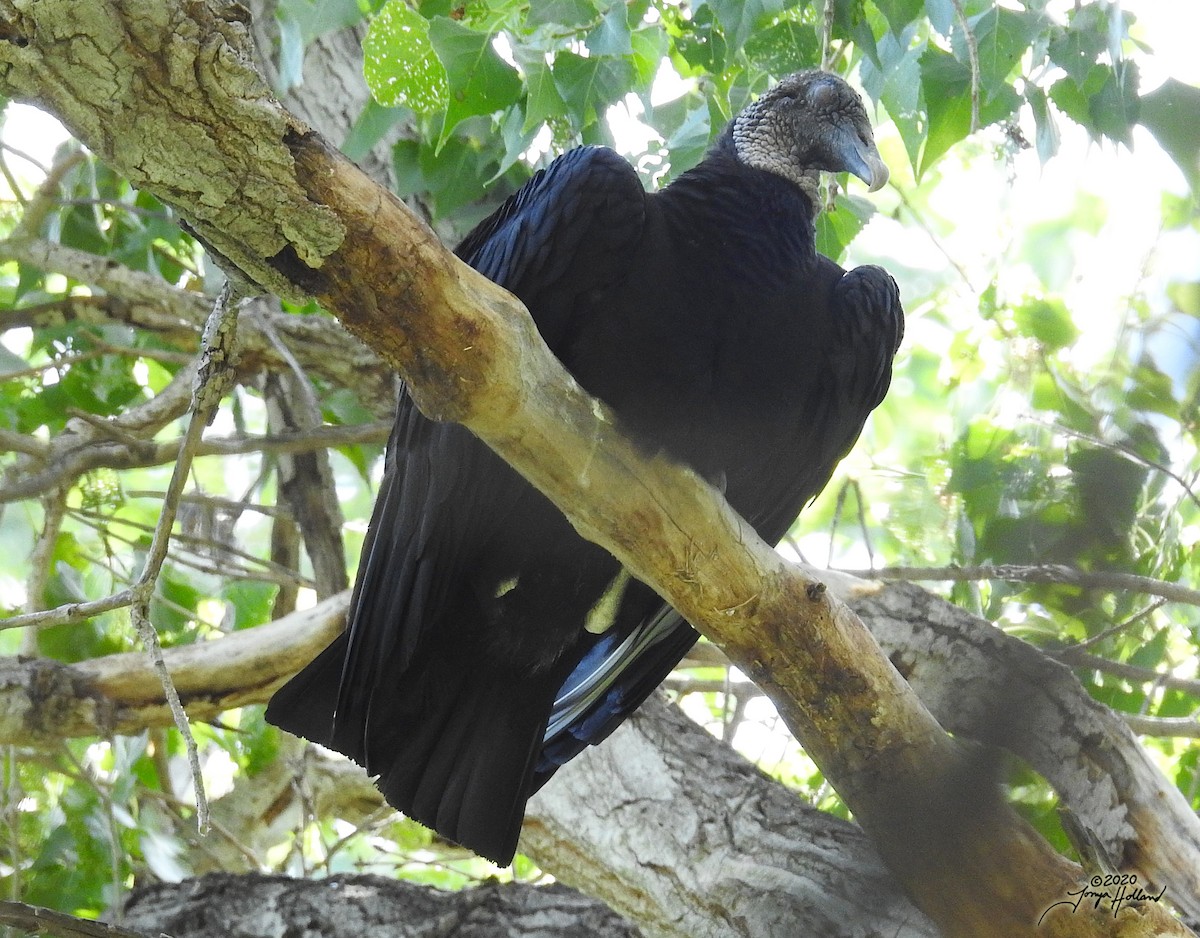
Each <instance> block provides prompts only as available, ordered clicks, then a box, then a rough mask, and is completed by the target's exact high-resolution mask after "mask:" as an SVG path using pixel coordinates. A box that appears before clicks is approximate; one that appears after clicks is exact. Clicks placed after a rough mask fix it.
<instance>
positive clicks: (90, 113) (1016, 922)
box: [0, 0, 1185, 938]
mask: <svg viewBox="0 0 1200 938" xmlns="http://www.w3.org/2000/svg"><path fill="white" fill-rule="evenodd" d="M241 9H242V8H241V7H239V6H237V5H236V4H233V3H230V2H223V0H209V2H207V3H204V2H199V0H194V2H188V3H183V2H162V0H36V2H35V0H0V89H2V90H4V91H5V92H7V93H10V94H12V95H14V96H16V97H19V98H23V99H32V100H35V101H38V102H39V103H41V104H42V105H43V106H46V107H48V108H49V109H50V110H51V111H53V112H54V113H55V114H56V115H57V116H58V117H59V118H60V119H62V120H63V121H64V122H65V123H66V124H67V125H68V127H70V128H71V129H72V131H73V132H74V133H76V134H77V135H78V136H79V137H80V139H82V140H83V141H84V142H86V143H87V144H88V145H89V146H90V147H92V148H93V149H94V150H95V151H96V152H98V153H99V154H101V155H102V156H103V157H104V158H105V159H106V160H107V161H109V162H110V163H111V164H112V165H113V166H114V167H115V168H116V169H117V170H118V171H120V172H122V173H124V174H125V175H127V176H128V177H129V178H130V179H131V181H132V182H133V183H134V185H136V186H139V187H141V188H144V189H147V190H149V191H152V192H153V193H154V194H156V195H157V196H158V197H159V198H161V199H164V200H166V201H168V202H170V203H172V204H174V205H175V206H176V207H177V208H178V209H179V210H180V212H181V214H182V215H183V216H184V217H185V218H186V219H187V220H188V222H189V224H190V225H191V226H192V227H193V228H194V229H195V230H196V231H197V232H198V233H199V235H200V236H201V237H202V238H203V239H204V240H205V241H206V242H207V243H209V244H211V245H212V246H213V247H214V248H215V250H216V251H217V252H218V253H219V254H220V255H221V256H223V257H225V258H227V259H228V260H229V261H230V262H232V263H233V264H235V265H236V266H237V267H238V268H239V270H240V271H241V272H242V274H244V275H246V276H248V277H249V278H250V279H251V280H253V281H255V282H257V283H258V284H260V285H261V286H262V287H264V288H266V289H268V290H271V291H272V292H275V293H278V294H280V295H282V296H285V297H290V298H295V299H307V298H316V299H318V300H319V301H320V302H321V303H322V304H323V305H324V306H325V307H326V308H327V309H329V310H331V311H333V312H335V313H336V314H337V315H338V316H339V318H341V319H342V321H343V322H344V323H345V324H346V325H347V326H348V327H349V328H350V329H351V330H352V331H354V332H356V333H357V334H359V335H361V336H363V337H364V338H368V339H369V340H370V341H371V343H372V345H373V347H374V348H376V349H377V350H378V351H379V352H380V353H381V354H382V355H383V356H384V357H385V358H386V359H388V360H389V361H390V362H392V363H394V364H395V365H397V366H398V367H399V368H400V370H401V371H402V372H403V374H404V375H405V378H406V379H407V380H408V382H409V385H410V387H411V389H412V391H413V393H414V397H415V398H416V400H417V401H418V403H419V404H420V406H421V407H422V408H423V409H424V410H425V411H426V412H427V413H430V414H433V415H436V416H438V417H441V418H443V419H453V420H457V421H459V422H462V423H464V424H465V425H467V426H468V427H469V428H470V429H472V430H473V431H474V432H475V433H477V434H478V435H479V436H480V437H481V438H483V439H485V440H486V441H487V442H488V443H489V445H491V446H492V447H493V448H494V449H496V450H497V451H498V452H499V453H500V454H501V455H502V456H503V457H504V458H505V459H507V460H508V461H509V462H511V463H512V464H513V465H514V466H516V467H517V468H518V469H519V470H520V471H521V472H523V473H524V474H526V475H527V477H528V478H529V479H530V480H531V481H532V482H533V483H534V484H535V485H537V486H538V487H539V488H540V489H542V490H543V491H544V492H546V493H547V494H548V495H549V496H550V497H551V498H552V499H553V500H554V501H555V502H556V503H557V504H558V505H559V506H560V507H561V508H563V510H564V511H565V512H566V514H567V515H568V517H569V518H570V519H571V520H572V523H573V524H575V526H576V527H577V528H578V529H579V531H580V532H581V533H582V534H583V535H584V536H586V537H588V538H590V539H592V540H595V541H596V542H598V543H600V544H602V545H603V546H604V547H606V548H607V549H609V550H610V551H612V553H613V554H614V555H615V556H616V557H617V558H618V559H619V560H621V562H622V563H624V564H625V565H626V566H627V567H628V568H629V569H630V570H631V571H632V572H633V573H634V574H635V575H637V576H638V577H639V578H641V579H643V580H645V581H646V582H648V583H650V584H652V585H653V586H654V587H655V588H656V589H658V590H659V591H660V592H661V593H662V594H663V595H664V596H665V597H667V598H668V599H669V600H670V601H671V602H672V603H673V604H674V605H675V606H676V608H678V609H679V610H680V612H681V613H683V614H684V615H685V616H686V617H687V618H688V619H689V620H691V621H692V622H693V623H694V624H696V625H697V627H699V628H701V629H702V630H704V631H705V633H706V634H708V635H709V636H710V637H712V638H713V639H714V640H716V641H717V642H718V643H719V644H721V645H722V647H723V648H724V649H725V650H726V651H727V653H729V655H730V657H731V658H732V659H733V660H734V661H735V662H736V663H737V664H738V665H739V667H741V668H742V669H743V670H744V671H746V673H747V674H749V675H750V676H751V677H753V678H754V679H755V680H756V681H757V682H758V683H759V684H760V686H763V687H764V689H766V691H767V693H768V694H769V695H770V696H771V697H772V699H773V700H774V701H775V703H776V705H777V706H778V707H779V710H780V712H781V714H782V715H783V717H784V719H785V720H786V721H787V723H788V725H789V726H790V727H791V728H792V729H793V731H794V732H796V733H797V735H798V736H799V737H800V738H801V739H802V740H803V742H804V744H805V746H806V747H807V749H808V751H809V753H810V754H811V755H812V756H813V757H814V759H815V760H816V761H817V763H818V764H819V765H820V766H821V767H822V769H823V770H824V771H825V774H826V776H827V777H828V778H830V779H831V780H832V781H833V782H834V784H835V785H836V786H837V788H838V790H839V792H840V793H841V794H842V796H843V797H844V798H845V800H846V802H847V803H848V804H849V805H850V806H851V808H852V810H854V812H855V814H856V816H857V817H858V818H859V819H860V821H861V823H862V824H863V826H864V827H865V828H866V829H867V830H868V831H869V832H870V833H871V835H872V836H873V838H874V839H875V841H876V843H877V844H878V845H879V847H880V850H881V852H882V854H883V856H884V858H885V860H886V862H887V863H888V865H889V867H890V868H891V869H892V870H893V872H894V873H895V874H896V875H897V876H898V877H899V878H900V879H901V880H902V881H903V882H904V884H905V886H906V888H907V889H908V890H909V891H910V893H911V894H912V895H913V896H914V898H915V899H916V901H917V904H918V905H919V906H921V908H922V909H923V910H924V911H926V912H927V913H928V914H929V915H930V916H931V917H932V918H933V919H934V920H935V921H937V922H938V924H939V926H940V927H941V928H942V929H943V930H944V931H945V932H946V933H947V934H951V935H971V936H985V935H993V934H994V935H1003V936H1006V938H1009V936H1018V935H1033V934H1040V935H1069V934H1085V933H1088V934H1090V933H1095V934H1103V933H1115V930H1116V929H1120V930H1121V931H1122V933H1132V932H1131V931H1130V929H1151V928H1155V929H1158V930H1159V931H1160V932H1161V933H1164V934H1171V933H1173V934H1184V933H1185V931H1184V930H1183V929H1182V926H1179V925H1178V923H1177V922H1174V921H1172V920H1171V919H1170V918H1169V917H1167V916H1165V915H1164V913H1163V912H1162V910H1161V909H1160V908H1159V907H1158V906H1157V905H1149V906H1145V907H1143V908H1141V909H1132V908H1129V909H1125V910H1124V911H1123V912H1122V914H1121V916H1120V919H1119V920H1118V919H1117V918H1114V917H1110V916H1109V915H1108V914H1107V913H1105V912H1100V911H1099V910H1096V911H1094V912H1092V911H1087V910H1084V909H1082V908H1081V909H1080V910H1079V911H1078V912H1077V913H1076V914H1074V915H1072V914H1070V913H1069V912H1067V911H1065V910H1059V913H1058V914H1053V915H1052V916H1051V917H1049V918H1047V919H1046V920H1045V921H1044V922H1043V923H1041V925H1040V926H1039V925H1037V924H1035V923H1036V921H1037V919H1038V916H1039V915H1040V913H1041V912H1042V911H1044V910H1045V909H1046V908H1047V907H1048V906H1049V905H1050V904H1052V903H1054V902H1056V901H1059V900H1060V899H1062V898H1063V897H1064V896H1065V895H1066V894H1067V893H1068V892H1069V891H1070V890H1071V889H1073V888H1074V887H1075V886H1076V884H1077V882H1078V879H1079V875H1080V873H1079V870H1078V869H1077V868H1076V867H1075V866H1074V865H1073V864H1070V863H1068V862H1067V861H1065V860H1064V859H1063V858H1062V857H1060V856H1059V855H1058V854H1056V853H1055V852H1054V851H1053V850H1051V849H1050V848H1049V846H1048V845H1047V844H1045V842H1044V841H1042V840H1041V839H1040V838H1039V837H1038V836H1037V835H1036V834H1035V833H1034V832H1033V830H1032V829H1031V828H1030V827H1028V826H1027V825H1026V824H1024V822H1022V821H1020V819H1019V818H1018V817H1017V816H1016V815H1015V813H1014V812H1012V811H1011V810H1010V809H1009V808H1008V806H1007V805H1005V804H1004V803H1003V802H1002V801H1001V800H1000V799H999V798H998V796H997V794H996V792H995V790H994V787H993V785H992V784H991V779H989V778H988V777H987V773H986V772H981V771H980V765H979V763H978V760H975V759H972V758H971V756H970V753H968V752H966V751H965V750H964V749H963V748H962V747H960V746H959V745H958V744H956V743H954V742H953V741H952V740H951V739H950V738H949V737H948V736H946V734H945V733H944V732H943V731H942V729H941V728H940V727H939V726H938V725H937V724H936V723H935V722H934V721H933V720H932V718H931V717H930V716H929V714H928V713H927V712H926V711H925V710H924V708H923V707H922V706H921V705H920V703H919V701H918V700H917V698H916V696H915V695H914V694H913V693H912V691H911V689H910V688H909V687H908V685H907V684H906V683H904V681H903V680H902V679H901V678H900V676H899V675H898V674H897V673H896V671H895V670H894V669H893V668H892V667H891V666H890V664H889V663H888V662H887V660H886V659H885V658H884V657H883V656H882V655H881V654H880V652H879V650H878V647H877V646H876V645H875V644H874V642H873V641H872V640H871V639H870V637H869V635H868V634H867V633H866V631H865V630H864V629H863V628H862V626H861V624H860V623H858V622H857V620H856V619H855V618H854V617H853V616H852V615H851V614H850V613H849V612H848V611H847V610H846V609H845V607H843V606H841V604H839V603H836V602H833V601H831V599H830V598H829V596H828V595H827V593H826V590H825V588H824V586H823V585H822V584H820V583H819V582H816V581H813V580H811V579H809V578H807V577H805V576H803V575H801V574H799V573H798V572H797V571H795V570H794V569H793V568H791V567H789V566H788V565H787V564H785V563H784V562H783V561H782V560H781V559H780V558H779V557H778V555H776V554H775V553H774V552H773V551H772V550H771V549H770V548H769V547H767V546H766V545H765V544H763V543H762V542H761V541H760V540H759V539H758V538H757V537H756V536H755V535H754V533H753V531H752V530H750V529H749V528H748V527H747V526H746V525H745V524H744V523H743V522H742V521H741V520H740V519H739V518H737V517H736V516H735V515H734V514H733V513H732V512H731V511H730V510H729V509H728V507H727V506H725V505H724V504H723V502H722V501H721V500H720V499H719V497H717V496H716V494H715V493H714V492H713V491H712V490H711V489H709V488H708V487H706V486H704V485H702V484H701V483H699V481H698V480H697V479H696V478H695V477H694V476H693V475H692V474H691V473H689V472H687V471H685V470H682V469H680V468H679V467H677V466H673V465H668V464H666V463H665V462H663V461H662V460H649V461H648V460H646V459H645V458H644V457H643V456H642V455H641V454H639V453H638V452H637V450H636V449H635V448H633V447H632V446H630V445H629V444H628V443H627V442H626V441H625V440H624V439H623V438H622V437H621V435H620V434H619V432H618V431H617V429H616V427H615V425H614V422H613V419H612V417H611V415H610V414H609V413H608V412H607V411H606V410H605V409H604V408H603V407H601V406H600V405H598V404H597V402H595V401H594V400H592V399H590V398H589V397H587V395H585V394H584V393H583V392H582V391H581V389H580V388H579V387H578V385H576V384H575V382H574V381H572V380H571V379H570V378H569V376H567V375H566V374H565V373H564V372H563V370H562V368H561V366H560V365H559V364H558V363H557V362H556V361H555V360H554V359H553V357H552V356H550V355H549V353H548V351H547V350H546V348H545V346H544V344H543V343H542V342H541V341H540V339H539V338H538V336H537V333H536V330H535V329H534V328H533V326H532V323H531V322H530V320H529V318H528V316H527V315H525V313H524V311H523V310H522V308H521V307H520V305H519V304H518V303H516V301H515V300H514V299H513V298H512V297H511V296H509V295H508V294H506V293H504V291H502V290H500V289H499V288H497V287H495V286H494V285H492V284H490V283H489V282H487V281H486V280H485V279H484V278H482V277H480V276H479V275H478V274H476V273H475V272H473V271H471V270H470V269H469V268H466V267H465V266H464V265H462V264H460V263H458V262H457V261H456V260H455V259H454V258H453V257H452V255H450V254H449V252H447V251H446V250H445V248H444V247H442V246H441V244H440V243H439V242H438V241H437V239H436V238H435V237H434V236H433V235H432V233H431V232H430V231H429V230H428V229H427V228H426V227H425V226H424V225H422V224H421V223H420V222H419V220H418V219H416V218H414V217H413V216H412V215H411V213H409V212H408V211H407V210H406V209H405V208H404V207H403V205H402V204H401V203H400V202H399V201H398V200H396V199H394V198H393V197H391V196H390V195H389V194H388V193H386V192H383V191H382V190H380V189H379V188H378V187H376V186H375V185H374V184H373V183H371V182H370V180H369V179H368V178H367V177H366V176H364V175H363V174H362V173H361V172H359V171H358V170H357V169H355V168H354V167H353V166H352V165H351V164H349V163H348V162H347V161H346V160H344V159H343V158H341V157H340V156H339V155H338V154H337V153H336V152H334V150H333V149H332V148H331V147H330V146H329V145H328V144H327V143H325V141H323V140H321V139H320V138H319V137H318V136H316V135H315V134H313V133H312V132H311V131H309V130H308V129H307V128H306V127H304V126H302V125H300V124H299V123H298V122H297V121H295V120H294V119H292V118H290V117H289V115H287V114H286V113H285V112H284V111H283V110H282V109H281V108H279V107H278V106H277V105H276V104H275V103H274V102H273V101H272V100H271V99H270V97H269V95H268V94H267V93H266V91H265V89H264V88H263V86H262V84H261V82H260V81H259V79H258V77H257V76H256V75H255V74H254V73H253V71H252V70H251V69H250V68H249V67H248V65H247V63H248V62H249V61H250V60H251V58H252V56H251V54H250V52H249V50H248V47H247V44H246V36H247V29H246V24H245V23H244V21H243V20H242V13H241ZM133 128H137V130H136V132H134V131H133Z"/></svg>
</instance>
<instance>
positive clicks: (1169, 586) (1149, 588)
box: [841, 564, 1200, 606]
mask: <svg viewBox="0 0 1200 938" xmlns="http://www.w3.org/2000/svg"><path fill="white" fill-rule="evenodd" d="M841 572H843V573H846V574H849V575H850V576H856V577H859V578H860V579H863V580H912V581H922V580H946V581H952V582H968V581H973V580H1009V581H1012V582H1018V583H1061V584H1063V585H1066V586H1079V587H1082V588H1084V589H1100V590H1106V591H1108V592H1131V593H1142V594H1144V595H1146V596H1159V597H1161V598H1163V599H1166V600H1168V601H1170V602H1174V603H1186V604H1187V605H1189V606H1200V590H1196V589H1192V588H1191V587H1188V586H1183V585H1182V584H1179V583H1172V582H1170V581H1169V580H1156V579H1154V578H1153V577H1148V576H1138V575H1136V574H1133V573H1118V572H1116V571H1107V570H1079V569H1077V568H1075V567H1067V566H1064V565H1062V564H1038V565H1036V566H1020V565H1017V564H995V565H982V566H973V567H958V566H953V567H880V568H879V569H877V570H843V571H841Z"/></svg>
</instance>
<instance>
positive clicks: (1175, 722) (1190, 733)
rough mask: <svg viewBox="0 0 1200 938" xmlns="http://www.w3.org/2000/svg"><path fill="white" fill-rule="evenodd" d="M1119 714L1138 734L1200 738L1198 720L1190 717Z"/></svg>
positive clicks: (1199, 722)
mask: <svg viewBox="0 0 1200 938" xmlns="http://www.w3.org/2000/svg"><path fill="white" fill-rule="evenodd" d="M1121 716H1122V717H1123V718H1124V720H1125V722H1126V723H1128V724H1129V728H1130V729H1131V730H1133V731H1134V732H1135V733H1137V734H1138V735H1139V736H1157V737H1168V736H1172V737H1182V738H1187V739H1200V720H1194V719H1192V718H1191V717H1140V716H1134V715H1133V714H1132V713H1122V714H1121Z"/></svg>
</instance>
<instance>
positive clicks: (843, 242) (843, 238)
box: [816, 195, 875, 261]
mask: <svg viewBox="0 0 1200 938" xmlns="http://www.w3.org/2000/svg"><path fill="white" fill-rule="evenodd" d="M874 214H875V206H874V204H873V203H871V202H870V201H868V200H867V199H863V198H860V197H859V196H853V195H842V196H840V197H839V198H838V200H837V202H836V203H835V205H834V208H833V210H832V211H824V212H821V214H820V215H818V216H817V221H816V227H817V250H818V251H819V252H820V253H821V254H824V255H825V256H826V257H828V258H830V259H831V260H835V261H836V260H838V259H840V258H841V256H842V255H843V254H844V253H845V251H846V248H847V246H848V245H849V244H850V242H851V241H853V240H854V239H855V238H856V237H857V236H858V233H859V232H860V231H862V229H863V227H864V226H865V225H866V223H867V222H868V221H869V220H870V218H871V216H872V215H874Z"/></svg>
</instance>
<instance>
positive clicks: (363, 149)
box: [342, 100, 405, 162]
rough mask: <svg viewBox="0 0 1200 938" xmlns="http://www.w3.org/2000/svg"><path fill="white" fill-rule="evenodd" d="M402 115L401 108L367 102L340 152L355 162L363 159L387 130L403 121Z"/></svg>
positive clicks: (372, 101)
mask: <svg viewBox="0 0 1200 938" xmlns="http://www.w3.org/2000/svg"><path fill="white" fill-rule="evenodd" d="M404 115H405V111H403V110H402V109H401V108H389V107H384V106H383V105H381V104H379V103H377V102H376V101H374V100H371V101H368V102H367V106H366V107H364V108H363V110H362V113H361V114H359V115H358V120H356V121H355V122H354V126H353V127H351V128H350V133H349V134H347V135H346V140H345V142H344V143H342V152H343V153H345V154H346V156H347V157H349V158H350V159H352V160H354V161H355V162H357V161H359V160H361V159H363V158H364V157H365V156H366V155H367V154H368V153H370V152H371V150H372V148H373V147H374V146H375V144H377V143H379V141H380V140H382V139H383V138H384V136H385V135H386V134H387V132H388V131H389V130H391V129H392V128H393V127H395V126H396V125H397V124H398V123H400V122H401V121H402V120H403V119H404Z"/></svg>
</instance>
